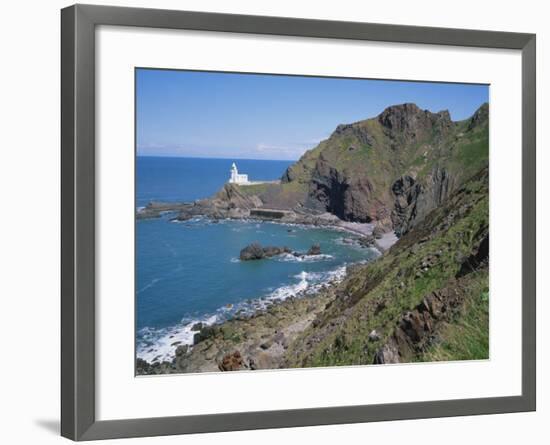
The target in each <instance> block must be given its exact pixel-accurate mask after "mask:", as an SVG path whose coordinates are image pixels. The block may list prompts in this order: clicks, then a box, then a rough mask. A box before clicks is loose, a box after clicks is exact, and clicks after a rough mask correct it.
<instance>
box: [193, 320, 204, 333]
mask: <svg viewBox="0 0 550 445" xmlns="http://www.w3.org/2000/svg"><path fill="white" fill-rule="evenodd" d="M203 327H204V324H203V323H202V322H200V321H199V322H198V323H195V324H194V325H193V326H191V330H192V331H200V330H201V329H202V328H203Z"/></svg>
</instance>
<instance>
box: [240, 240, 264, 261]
mask: <svg viewBox="0 0 550 445" xmlns="http://www.w3.org/2000/svg"><path fill="white" fill-rule="evenodd" d="M264 256H265V255H264V249H263V248H262V246H261V245H260V244H259V243H252V244H250V245H248V246H246V247H245V248H244V249H242V250H241V253H240V254H239V258H240V259H241V261H249V260H261V259H262V258H264Z"/></svg>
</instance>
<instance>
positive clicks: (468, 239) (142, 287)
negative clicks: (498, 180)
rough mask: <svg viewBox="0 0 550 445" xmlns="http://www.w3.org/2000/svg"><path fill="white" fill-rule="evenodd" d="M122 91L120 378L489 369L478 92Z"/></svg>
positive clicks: (221, 87)
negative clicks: (128, 299)
mask: <svg viewBox="0 0 550 445" xmlns="http://www.w3.org/2000/svg"><path fill="white" fill-rule="evenodd" d="M135 80H136V82H135V106H136V108H135V110H136V112H135V126H136V128H135V134H136V141H135V143H136V145H135V150H136V160H135V163H136V176H135V206H136V220H135V249H136V250H135V251H136V259H135V260H136V265H135V267H136V271H135V301H136V313H135V318H136V364H135V365H136V366H135V371H136V375H138V376H139V375H157V374H179V373H181V374H183V373H198V372H221V371H247V370H248V371H251V370H268V369H271V370H273V369H286V368H310V367H331V366H359V365H381V364H396V363H411V362H442V361H454V360H487V359H489V358H490V356H489V86H488V85H481V84H459V83H438V82H414V81H395V80H377V79H355V78H353V79H352V78H331V77H315V76H296V75H270V74H248V73H228V72H205V71H185V70H166V69H155V68H136V70H135Z"/></svg>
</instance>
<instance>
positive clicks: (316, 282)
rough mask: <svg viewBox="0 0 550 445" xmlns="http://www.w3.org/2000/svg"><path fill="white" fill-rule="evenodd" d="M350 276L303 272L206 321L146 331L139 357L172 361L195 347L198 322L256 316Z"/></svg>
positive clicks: (141, 333)
mask: <svg viewBox="0 0 550 445" xmlns="http://www.w3.org/2000/svg"><path fill="white" fill-rule="evenodd" d="M345 276H346V266H345V265H344V266H341V267H338V268H337V269H335V270H332V271H328V272H306V271H302V272H300V273H299V274H297V275H294V277H293V278H295V279H296V280H297V282H294V283H292V284H289V285H286V286H281V287H278V288H276V289H274V290H268V292H269V293H268V294H266V295H264V296H263V297H261V298H258V299H254V300H247V301H243V302H240V303H237V304H234V305H225V306H222V307H221V308H219V309H218V310H217V312H216V313H215V314H213V315H210V316H205V317H204V318H202V319H195V320H184V321H182V322H181V323H180V324H178V325H177V326H173V327H171V328H165V329H152V328H143V329H141V330H140V331H139V337H140V339H139V342H138V346H137V356H138V357H139V358H141V359H143V360H146V361H148V362H149V363H152V362H155V361H158V362H162V361H171V360H172V359H173V358H174V355H175V352H176V348H177V347H178V346H179V345H189V346H191V347H192V345H193V338H194V336H195V333H196V332H198V331H197V330H193V326H195V325H196V324H197V323H199V322H200V323H202V324H203V325H208V326H209V325H213V324H217V323H221V322H223V321H225V320H227V319H229V318H231V317H232V316H234V315H235V314H243V315H252V314H254V313H256V312H259V311H262V310H265V309H267V308H268V307H269V306H271V305H272V304H273V303H276V302H281V301H284V300H286V299H288V298H291V297H303V296H306V295H311V294H313V293H315V292H317V291H318V290H320V289H321V288H322V287H323V286H325V285H327V284H336V283H339V282H341V281H342V280H343V279H344V278H345Z"/></svg>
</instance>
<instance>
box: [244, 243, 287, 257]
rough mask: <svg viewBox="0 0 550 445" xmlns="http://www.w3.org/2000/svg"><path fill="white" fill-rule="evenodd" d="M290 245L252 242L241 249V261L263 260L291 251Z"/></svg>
mask: <svg viewBox="0 0 550 445" xmlns="http://www.w3.org/2000/svg"><path fill="white" fill-rule="evenodd" d="M290 252H291V250H290V249H289V248H288V247H286V246H285V247H277V246H267V247H262V246H261V244H259V243H252V244H250V245H248V246H246V247H245V248H244V249H242V250H241V252H240V254H239V258H240V260H241V261H250V260H261V259H263V258H270V257H273V256H276V255H281V254H283V253H290Z"/></svg>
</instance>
